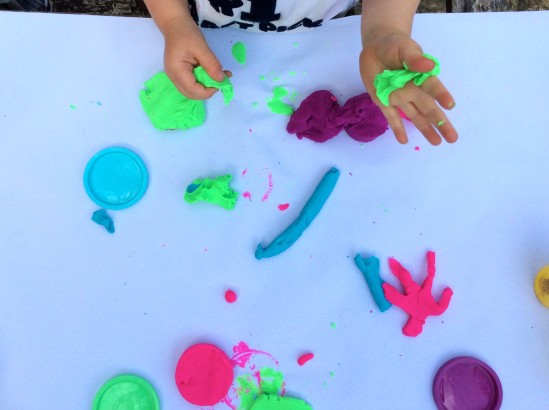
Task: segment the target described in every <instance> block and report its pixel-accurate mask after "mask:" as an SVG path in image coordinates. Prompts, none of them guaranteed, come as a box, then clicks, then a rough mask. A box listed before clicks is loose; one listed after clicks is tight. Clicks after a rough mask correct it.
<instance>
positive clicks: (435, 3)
mask: <svg viewBox="0 0 549 410" xmlns="http://www.w3.org/2000/svg"><path fill="white" fill-rule="evenodd" d="M50 2H51V4H52V6H53V11H54V12H58V13H83V14H105V15H115V16H136V17H148V16H149V13H148V11H147V8H146V7H145V3H144V2H143V0H122V1H120V0H119V1H117V0H111V1H108V0H80V1H74V0H50ZM360 9H361V1H360V2H359V4H357V6H356V7H355V8H354V14H360ZM523 10H549V0H452V11H453V12H481V11H523ZM418 12H420V13H444V12H446V0H422V1H421V3H420V5H419V9H418Z"/></svg>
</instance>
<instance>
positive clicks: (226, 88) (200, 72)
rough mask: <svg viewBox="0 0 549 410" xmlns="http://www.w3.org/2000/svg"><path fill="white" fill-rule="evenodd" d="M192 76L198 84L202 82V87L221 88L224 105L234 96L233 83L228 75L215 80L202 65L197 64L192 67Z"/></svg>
mask: <svg viewBox="0 0 549 410" xmlns="http://www.w3.org/2000/svg"><path fill="white" fill-rule="evenodd" d="M194 76H195V77H196V81H198V82H199V83H200V84H203V85H204V87H213V88H217V89H219V90H221V92H222V93H223V100H224V101H225V105H227V104H229V103H230V102H231V100H232V99H233V97H234V90H233V85H232V84H231V80H230V79H229V77H227V76H225V78H224V79H223V81H215V80H214V79H213V78H212V77H210V76H209V75H208V73H207V72H206V70H204V67H202V66H198V67H196V68H195V69H194Z"/></svg>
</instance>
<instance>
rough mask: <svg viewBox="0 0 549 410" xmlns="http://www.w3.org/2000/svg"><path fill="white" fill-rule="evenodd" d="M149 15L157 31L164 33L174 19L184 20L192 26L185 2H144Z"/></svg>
mask: <svg viewBox="0 0 549 410" xmlns="http://www.w3.org/2000/svg"><path fill="white" fill-rule="evenodd" d="M144 1H145V5H146V6H147V9H148V10H149V13H151V17H152V18H153V20H154V22H155V23H156V25H157V26H158V28H159V30H160V31H161V32H162V33H164V29H165V27H166V26H167V25H168V24H169V23H170V22H171V21H172V20H174V19H181V18H185V19H188V20H189V23H192V24H194V22H193V20H192V18H191V13H190V12H189V4H188V2H187V0H144Z"/></svg>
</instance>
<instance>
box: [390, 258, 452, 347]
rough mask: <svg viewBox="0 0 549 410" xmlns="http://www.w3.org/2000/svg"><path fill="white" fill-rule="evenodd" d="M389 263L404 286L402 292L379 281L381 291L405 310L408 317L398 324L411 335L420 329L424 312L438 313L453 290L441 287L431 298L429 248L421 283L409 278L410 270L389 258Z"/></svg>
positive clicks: (431, 268)
mask: <svg viewBox="0 0 549 410" xmlns="http://www.w3.org/2000/svg"><path fill="white" fill-rule="evenodd" d="M389 267H390V268H391V271H392V272H393V275H395V276H396V277H397V278H398V280H399V281H400V283H402V286H404V294H402V293H400V292H399V291H398V290H396V289H395V288H394V287H393V286H391V285H389V284H388V283H383V285H382V286H383V293H385V297H386V298H387V300H388V301H389V302H391V303H392V304H393V305H396V306H398V307H400V308H401V309H402V310H404V311H405V312H406V313H408V315H409V316H410V317H409V318H408V321H407V322H406V324H405V325H404V327H403V328H402V333H404V334H405V335H406V336H412V337H415V336H417V335H419V334H420V333H421V331H422V330H423V324H424V323H425V319H426V318H427V316H438V315H440V314H442V313H443V312H444V311H445V310H446V309H447V308H448V305H449V303H450V299H451V298H452V294H453V292H452V289H450V288H446V289H444V290H443V291H442V296H441V298H440V301H438V302H436V301H435V299H434V298H433V295H432V293H431V292H432V287H433V279H434V277H435V253H434V252H432V251H429V252H427V277H426V278H425V280H424V281H423V284H422V285H421V286H419V285H418V284H417V283H415V282H414V281H413V280H412V277H411V276H410V272H408V271H407V270H406V269H405V268H404V267H402V265H401V264H400V263H399V262H398V261H397V260H396V259H393V258H389Z"/></svg>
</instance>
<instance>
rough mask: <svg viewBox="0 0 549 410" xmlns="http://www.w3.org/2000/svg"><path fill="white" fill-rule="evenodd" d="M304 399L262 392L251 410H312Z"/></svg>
mask: <svg viewBox="0 0 549 410" xmlns="http://www.w3.org/2000/svg"><path fill="white" fill-rule="evenodd" d="M312 409H313V408H312V407H311V406H310V405H309V404H307V403H306V402H304V401H303V400H299V399H295V398H293V397H286V396H275V395H270V394H262V395H261V396H259V397H258V398H257V400H256V401H255V402H254V404H253V405H252V407H251V410H312Z"/></svg>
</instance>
